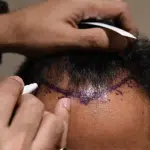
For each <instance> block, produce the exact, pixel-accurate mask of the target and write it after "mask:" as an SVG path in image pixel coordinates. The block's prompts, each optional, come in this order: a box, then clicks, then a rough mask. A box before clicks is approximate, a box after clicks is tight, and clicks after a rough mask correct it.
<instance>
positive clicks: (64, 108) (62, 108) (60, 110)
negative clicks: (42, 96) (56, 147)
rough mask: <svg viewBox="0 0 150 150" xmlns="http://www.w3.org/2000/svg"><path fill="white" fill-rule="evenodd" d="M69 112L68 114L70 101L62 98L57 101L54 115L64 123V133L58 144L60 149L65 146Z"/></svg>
mask: <svg viewBox="0 0 150 150" xmlns="http://www.w3.org/2000/svg"><path fill="white" fill-rule="evenodd" d="M69 112H70V99H68V98H63V99H61V100H59V101H58V103H57V105H56V108H55V114H56V115H57V116H58V117H59V118H60V119H61V120H62V121H63V122H64V132H63V135H62V138H61V143H60V147H61V148H65V147H66V145H67V134H68V126H69Z"/></svg>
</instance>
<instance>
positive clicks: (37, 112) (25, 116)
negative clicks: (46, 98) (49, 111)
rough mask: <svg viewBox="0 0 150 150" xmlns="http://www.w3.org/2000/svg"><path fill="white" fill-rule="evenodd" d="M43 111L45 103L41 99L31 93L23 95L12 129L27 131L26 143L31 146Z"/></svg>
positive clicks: (17, 131)
mask: <svg viewBox="0 0 150 150" xmlns="http://www.w3.org/2000/svg"><path fill="white" fill-rule="evenodd" d="M43 113H44V105H43V104H42V102H40V100H38V99H37V98H36V97H35V96H33V95H31V94H25V95H23V96H22V97H21V104H20V107H19V108H18V110H17V112H16V115H15V117H14V119H13V121H12V124H11V126H10V130H11V131H12V132H13V133H15V134H18V133H20V132H23V133H25V134H24V136H25V137H24V139H25V140H24V141H25V143H24V144H25V145H26V146H29V145H30V144H31V142H32V141H33V139H34V137H35V135H36V132H37V130H38V128H39V125H40V122H41V119H42V116H43Z"/></svg>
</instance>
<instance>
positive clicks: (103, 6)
mask: <svg viewBox="0 0 150 150" xmlns="http://www.w3.org/2000/svg"><path fill="white" fill-rule="evenodd" d="M85 6H86V5H85ZM83 14H84V15H83V16H82V17H83V18H80V20H79V21H81V20H83V19H85V18H87V16H88V18H90V17H95V18H96V17H100V18H102V19H113V18H114V19H116V18H117V20H118V21H119V22H120V23H121V25H122V28H123V29H124V30H126V31H128V32H132V33H134V32H136V31H137V29H136V27H135V25H134V23H133V19H132V17H131V14H130V12H129V9H128V6H127V3H125V2H124V1H107V0H105V1H99V0H95V1H88V2H87V7H85V9H84V13H83Z"/></svg>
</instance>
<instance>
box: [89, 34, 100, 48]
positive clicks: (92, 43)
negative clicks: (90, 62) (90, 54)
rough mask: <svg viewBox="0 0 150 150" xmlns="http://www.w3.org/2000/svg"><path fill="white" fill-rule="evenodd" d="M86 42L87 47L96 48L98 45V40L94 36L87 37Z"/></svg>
mask: <svg viewBox="0 0 150 150" xmlns="http://www.w3.org/2000/svg"><path fill="white" fill-rule="evenodd" d="M86 41H87V43H88V46H91V47H97V46H98V45H99V42H98V41H99V39H98V37H97V36H95V35H87V36H86Z"/></svg>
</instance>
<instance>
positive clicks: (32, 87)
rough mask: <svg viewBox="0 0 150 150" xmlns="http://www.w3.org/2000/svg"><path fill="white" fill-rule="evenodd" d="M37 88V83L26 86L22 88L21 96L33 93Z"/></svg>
mask: <svg viewBox="0 0 150 150" xmlns="http://www.w3.org/2000/svg"><path fill="white" fill-rule="evenodd" d="M37 88H38V84H37V83H32V84H29V85H26V86H24V89H23V92H22V95H23V94H29V93H32V92H33V91H35V90H36V89H37Z"/></svg>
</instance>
